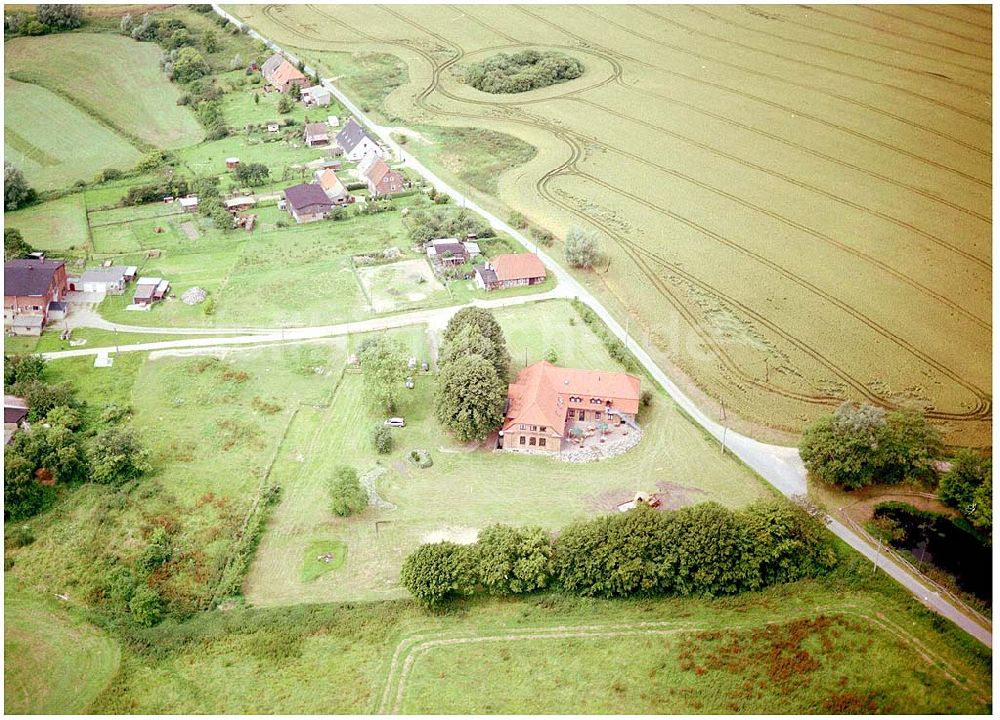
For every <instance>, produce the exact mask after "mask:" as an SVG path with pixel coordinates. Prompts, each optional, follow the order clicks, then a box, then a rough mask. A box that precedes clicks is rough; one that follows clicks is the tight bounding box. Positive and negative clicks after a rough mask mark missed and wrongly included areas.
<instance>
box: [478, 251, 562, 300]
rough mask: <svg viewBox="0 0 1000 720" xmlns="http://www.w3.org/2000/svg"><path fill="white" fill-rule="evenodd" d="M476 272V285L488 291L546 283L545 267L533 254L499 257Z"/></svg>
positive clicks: (479, 267)
mask: <svg viewBox="0 0 1000 720" xmlns="http://www.w3.org/2000/svg"><path fill="white" fill-rule="evenodd" d="M474 270H475V273H476V285H478V286H479V287H480V288H481V289H483V290H487V291H489V290H501V289H504V288H512V287H518V286H521V285H538V284H539V283H543V282H545V265H544V264H543V263H542V261H541V260H539V259H538V256H537V255H533V254H531V253H510V254H508V255H497V256H496V257H495V258H493V259H492V260H490V261H489V262H488V263H486V264H485V265H477V266H476V267H475V268H474Z"/></svg>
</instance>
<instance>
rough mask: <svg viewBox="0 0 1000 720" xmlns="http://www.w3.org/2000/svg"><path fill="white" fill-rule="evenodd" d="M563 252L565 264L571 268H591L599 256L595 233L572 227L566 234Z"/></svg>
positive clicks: (598, 245)
mask: <svg viewBox="0 0 1000 720" xmlns="http://www.w3.org/2000/svg"><path fill="white" fill-rule="evenodd" d="M563 252H564V253H565V255H566V262H568V263H569V264H570V265H572V266H573V267H576V268H585V269H589V268H592V267H593V266H594V263H596V262H597V258H598V257H599V256H600V240H599V238H598V236H597V233H596V232H594V231H593V230H585V229H584V228H581V227H579V226H578V225H574V226H573V227H571V228H570V229H569V232H568V233H567V234H566V243H565V247H564V251H563Z"/></svg>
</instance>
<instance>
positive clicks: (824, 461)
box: [799, 403, 941, 490]
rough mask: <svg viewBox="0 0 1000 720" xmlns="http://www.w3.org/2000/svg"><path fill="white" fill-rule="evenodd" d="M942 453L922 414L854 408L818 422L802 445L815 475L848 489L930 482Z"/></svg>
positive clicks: (843, 407) (847, 406) (804, 457)
mask: <svg viewBox="0 0 1000 720" xmlns="http://www.w3.org/2000/svg"><path fill="white" fill-rule="evenodd" d="M940 450H941V440H940V434H939V433H938V431H937V430H936V429H935V428H934V427H933V426H931V425H929V424H928V423H927V421H926V420H925V419H924V418H923V416H921V415H920V414H918V413H915V412H898V411H895V412H888V413H887V412H885V411H884V410H882V409H881V408H875V407H872V406H871V405H860V406H855V405H853V404H851V403H844V404H843V405H841V406H840V407H839V408H837V410H836V412H834V413H833V414H832V415H825V416H823V417H821V418H820V419H819V420H817V421H816V422H815V423H813V424H812V425H811V426H810V427H808V428H807V429H806V431H805V433H803V436H802V441H801V442H800V444H799V451H800V453H801V455H802V460H803V462H804V463H805V465H806V468H807V469H808V470H809V472H810V473H811V474H812V475H813V476H815V477H816V478H818V479H820V480H822V481H823V482H827V483H831V484H834V485H838V486H840V487H842V488H845V489H847V490H854V489H857V488H861V487H864V486H866V485H872V484H875V483H895V482H900V481H902V480H905V479H910V478H912V479H924V478H927V477H928V476H929V475H930V473H931V466H932V461H933V459H934V457H935V455H936V454H937V453H939V452H940Z"/></svg>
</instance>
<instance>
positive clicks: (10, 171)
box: [3, 162, 36, 210]
mask: <svg viewBox="0 0 1000 720" xmlns="http://www.w3.org/2000/svg"><path fill="white" fill-rule="evenodd" d="M35 197H36V193H35V191H34V190H33V189H32V188H31V186H30V185H28V181H27V180H26V179H25V177H24V173H23V172H21V171H20V170H19V169H18V168H16V167H14V165H12V164H11V163H9V162H5V163H4V164H3V205H4V209H5V210H17V209H18V208H20V207H24V206H25V205H28V204H30V203H32V202H34V200H35Z"/></svg>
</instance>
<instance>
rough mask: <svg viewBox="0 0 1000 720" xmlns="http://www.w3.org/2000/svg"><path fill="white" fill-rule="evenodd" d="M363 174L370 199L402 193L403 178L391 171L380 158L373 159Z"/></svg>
mask: <svg viewBox="0 0 1000 720" xmlns="http://www.w3.org/2000/svg"><path fill="white" fill-rule="evenodd" d="M363 172H364V178H365V180H367V181H368V192H370V193H371V195H372V197H380V196H382V195H392V194H393V193H398V192H402V191H403V176H402V175H401V174H400V173H398V172H397V171H395V170H393V169H391V168H390V167H389V166H388V165H387V164H386V162H385V160H383V159H382V158H375V159H374V161H372V162H371V163H370V164H369V165H368V167H367V169H366V170H364V171H363Z"/></svg>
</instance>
